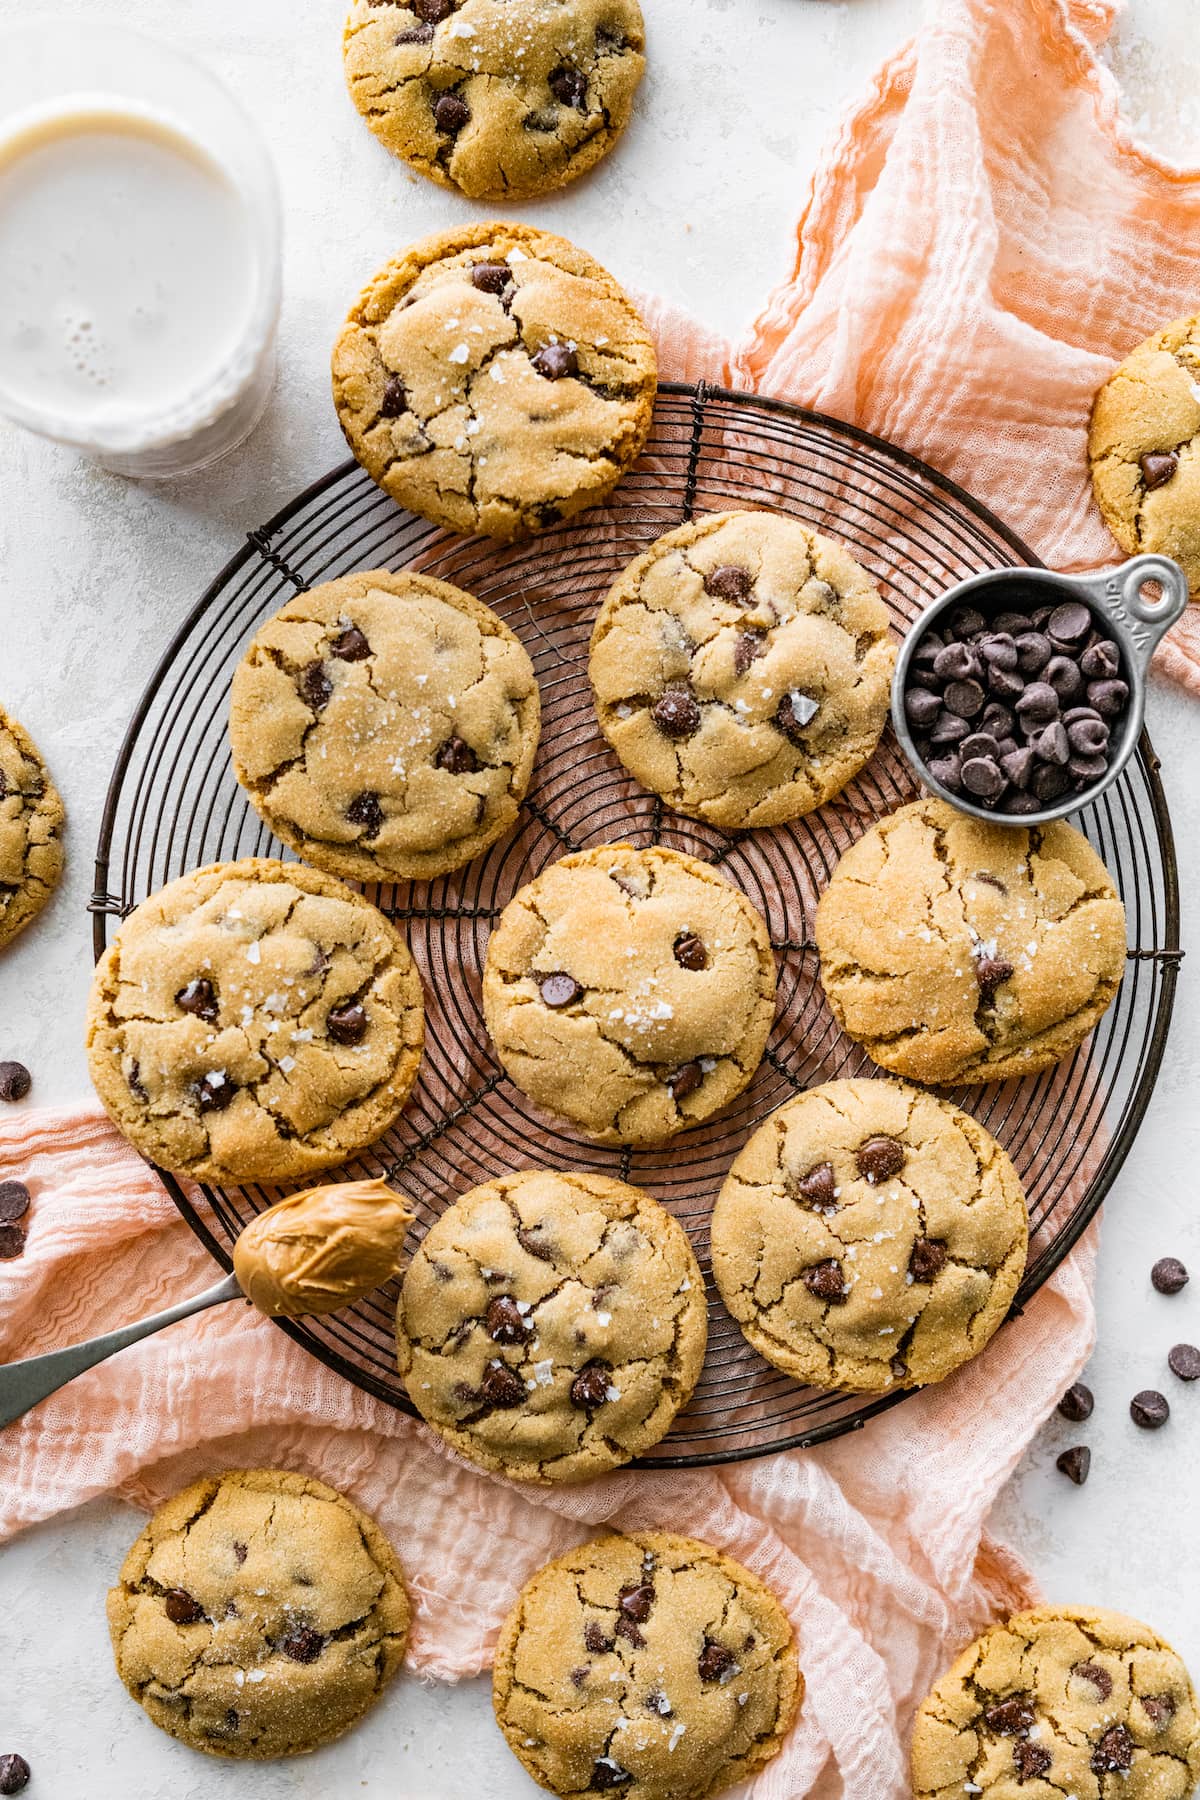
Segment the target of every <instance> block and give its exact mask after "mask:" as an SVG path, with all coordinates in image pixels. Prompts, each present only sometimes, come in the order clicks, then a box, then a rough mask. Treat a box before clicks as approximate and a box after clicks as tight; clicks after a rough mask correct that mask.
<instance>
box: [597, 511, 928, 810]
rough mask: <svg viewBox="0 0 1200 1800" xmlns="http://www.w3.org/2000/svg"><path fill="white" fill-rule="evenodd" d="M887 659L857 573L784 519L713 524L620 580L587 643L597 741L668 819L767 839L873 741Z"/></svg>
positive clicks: (835, 781)
mask: <svg viewBox="0 0 1200 1800" xmlns="http://www.w3.org/2000/svg"><path fill="white" fill-rule="evenodd" d="M894 662H895V648H894V646H893V644H892V643H891V640H890V637H889V634H888V614H887V608H886V607H885V606H884V604H883V601H882V600H881V599H880V597H879V592H878V589H877V588H876V586H875V583H874V582H873V581H872V580H871V577H870V576H869V575H868V574H867V572H866V570H865V569H863V568H861V567H860V566H859V564H858V563H857V562H855V560H854V558H853V557H852V556H851V555H850V554H849V552H848V551H846V550H845V549H843V548H842V546H841V545H840V544H836V543H834V542H832V540H831V539H829V538H825V537H821V536H819V535H818V533H817V532H815V531H809V530H808V529H807V527H805V526H803V525H801V524H799V523H798V522H797V521H796V520H794V519H788V518H785V517H783V515H782V514H778V513H768V512H730V513H717V514H714V515H713V516H711V517H710V518H706V519H701V520H699V521H697V522H694V523H692V524H689V525H682V526H680V528H679V529H678V530H677V531H670V532H668V533H667V534H666V536H665V537H661V538H659V539H658V541H657V542H656V543H654V544H653V545H651V547H650V549H649V550H647V551H646V552H645V553H644V554H643V555H642V556H639V557H638V558H637V559H636V561H635V562H633V563H631V564H630V565H629V567H628V568H627V569H626V570H624V572H623V573H622V574H621V575H620V576H618V578H617V580H616V581H615V582H614V584H613V586H612V588H611V589H610V590H609V593H608V597H607V599H606V600H605V601H604V604H603V605H602V607H601V608H600V612H599V615H598V617H597V619H596V624H595V627H594V629H593V631H592V642H591V655H590V661H589V664H588V672H589V674H590V676H591V681H592V688H593V691H594V693H595V697H596V710H597V714H598V717H599V721H600V729H601V730H602V731H603V733H604V735H605V737H606V738H607V739H608V741H609V743H610V744H611V745H612V747H613V749H614V750H615V751H616V753H617V755H618V756H619V757H620V759H621V761H622V762H623V763H624V764H625V767H626V768H627V769H628V770H629V772H630V774H631V775H633V776H635V777H636V779H637V780H638V781H640V782H642V783H643V784H644V785H645V786H646V787H648V788H652V789H653V790H654V791H655V792H656V793H658V794H661V795H662V797H663V799H664V800H666V802H667V804H668V805H669V806H672V807H674V808H675V810H676V811H677V812H682V813H688V814H690V815H691V816H692V817H693V818H698V819H707V820H708V821H709V823H710V824H713V825H720V826H722V827H724V828H726V829H736V828H740V827H744V826H749V825H779V824H782V823H783V822H784V821H785V820H787V819H795V818H798V817H799V816H800V815H801V814H802V813H807V812H811V811H812V809H813V808H814V807H816V806H820V805H822V804H823V803H824V802H825V801H826V800H829V799H830V798H832V796H833V795H834V794H836V793H838V792H839V791H840V789H841V788H843V787H844V786H845V785H846V783H847V782H848V781H849V780H850V778H851V777H852V776H853V775H854V774H856V773H857V771H858V770H859V769H860V768H861V767H862V765H863V764H864V763H865V762H866V761H867V759H868V757H869V756H870V755H871V754H872V752H873V751H874V749H875V747H876V745H877V744H878V742H879V736H880V733H881V732H882V730H883V727H884V724H885V722H886V720H887V711H888V696H889V693H890V688H891V676H892V667H893V664H894Z"/></svg>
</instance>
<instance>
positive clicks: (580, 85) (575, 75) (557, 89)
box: [547, 63, 587, 112]
mask: <svg viewBox="0 0 1200 1800" xmlns="http://www.w3.org/2000/svg"><path fill="white" fill-rule="evenodd" d="M547 83H548V86H549V88H550V92H551V93H552V94H553V95H554V98H555V99H556V100H561V101H562V103H563V105H564V106H575V107H578V109H579V111H580V112H583V111H585V110H586V107H587V76H586V75H584V74H583V73H582V71H581V70H579V69H573V68H571V66H570V64H569V63H560V64H559V66H558V68H557V69H551V71H550V74H549V75H548V76H547Z"/></svg>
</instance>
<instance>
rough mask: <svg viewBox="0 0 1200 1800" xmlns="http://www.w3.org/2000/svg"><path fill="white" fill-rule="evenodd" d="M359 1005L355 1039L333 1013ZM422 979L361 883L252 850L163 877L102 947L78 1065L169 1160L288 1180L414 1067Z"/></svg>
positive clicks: (133, 1135)
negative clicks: (356, 886)
mask: <svg viewBox="0 0 1200 1800" xmlns="http://www.w3.org/2000/svg"><path fill="white" fill-rule="evenodd" d="M347 1008H356V1009H359V1010H360V1011H361V1014H362V1028H361V1030H357V1031H356V1033H355V1034H354V1039H353V1041H350V1040H348V1039H347V1037H346V1035H345V1034H344V1033H342V1032H339V1031H338V1030H337V1028H336V1025H331V1021H334V1020H335V1019H336V1018H337V1017H339V1016H341V1017H344V1016H345V1011H346V1009H347ZM423 1037H424V1012H423V1007H422V1002H421V982H420V977H419V976H418V974H417V971H416V968H415V966H414V964H413V960H412V957H411V956H410V955H409V953H408V948H407V946H406V945H405V943H404V940H403V939H402V938H401V937H400V936H399V934H398V933H397V931H396V930H395V928H394V927H393V926H392V925H391V924H390V923H389V922H388V920H387V919H385V918H384V916H383V914H382V913H381V912H379V911H378V910H377V909H376V908H375V907H374V906H371V905H370V904H369V902H368V901H366V900H364V899H363V897H362V895H361V894H357V893H355V892H354V891H353V890H352V889H350V888H347V887H345V886H343V884H342V883H341V882H340V881H335V880H334V878H333V877H332V876H331V875H323V874H321V873H320V872H319V871H318V870H316V869H308V868H305V867H303V866H302V865H300V864H296V863H282V862H275V861H272V860H270V859H269V858H261V857H249V858H247V859H245V860H244V861H242V862H236V863H215V864H213V865H212V866H211V867H209V868H206V869H198V870H196V871H195V873H193V874H191V875H184V876H182V877H180V879H179V880H178V881H173V882H171V883H170V884H169V885H168V886H167V887H165V888H163V889H162V890H161V891H160V892H159V893H157V894H155V895H152V896H151V898H150V899H149V900H146V901H144V902H143V903H142V905H141V906H139V907H138V909H137V911H136V912H134V913H132V914H131V915H130V917H129V918H128V919H126V920H125V922H124V924H123V925H122V926H121V928H120V930H119V931H118V932H117V934H116V936H115V938H114V939H113V941H112V943H111V944H110V945H109V948H108V950H107V951H106V952H105V954H104V956H103V957H101V959H100V962H99V963H98V964H97V967H96V973H95V976H94V977H93V981H92V992H91V998H90V1001H89V1005H88V1031H87V1052H88V1068H89V1071H90V1073H91V1077H92V1080H93V1081H94V1083H95V1085H96V1091H97V1093H98V1094H99V1096H100V1098H101V1100H102V1101H103V1102H104V1105H105V1106H106V1107H107V1109H108V1111H109V1113H110V1114H111V1115H112V1117H113V1119H114V1121H115V1123H116V1124H117V1125H118V1126H119V1127H120V1129H121V1130H122V1131H123V1132H124V1133H125V1135H126V1137H127V1138H129V1140H130V1142H131V1143H132V1144H134V1145H135V1147H136V1148H137V1149H138V1150H140V1151H141V1153H142V1155H143V1156H146V1157H148V1158H149V1159H150V1161H151V1162H154V1163H157V1164H158V1165H159V1166H160V1167H162V1168H165V1169H174V1170H177V1171H179V1172H181V1173H184V1174H188V1175H192V1176H194V1177H196V1178H197V1179H199V1180H209V1181H218V1182H227V1183H234V1182H241V1181H283V1180H286V1179H289V1178H290V1177H292V1176H296V1175H304V1174H307V1173H308V1172H309V1171H310V1170H314V1169H325V1168H330V1167H332V1166H333V1165H334V1164H335V1163H339V1162H342V1161H344V1160H345V1158H346V1157H348V1156H350V1155H352V1154H353V1153H354V1152H355V1151H356V1150H361V1149H363V1148H364V1147H365V1146H366V1145H367V1144H370V1143H373V1142H374V1141H375V1139H376V1138H378V1137H379V1136H381V1134H382V1133H383V1132H384V1131H386V1130H387V1128H388V1126H389V1125H390V1124H391V1123H392V1121H393V1119H394V1118H395V1117H396V1115H397V1113H398V1112H399V1111H400V1108H401V1107H402V1106H403V1104H404V1102H405V1100H406V1099H407V1098H408V1095H409V1092H410V1090H411V1089H412V1085H413V1083H414V1081H415V1080H416V1078H417V1069H418V1066H419V1064H420V1060H421V1046H422V1041H423Z"/></svg>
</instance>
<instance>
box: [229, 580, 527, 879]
mask: <svg viewBox="0 0 1200 1800" xmlns="http://www.w3.org/2000/svg"><path fill="white" fill-rule="evenodd" d="M539 718H540V712H539V702H538V690H537V682H536V681H535V679H534V674H533V665H532V664H531V663H530V660H529V658H528V656H527V655H526V653H525V649H524V647H523V645H522V644H521V641H520V639H519V638H518V637H516V636H515V635H514V634H513V632H511V631H510V630H509V628H508V626H507V625H505V624H504V623H503V621H502V620H500V619H498V618H497V617H496V614H495V613H494V612H492V611H491V609H490V608H489V607H486V606H484V605H483V603H482V602H481V601H479V600H476V599H475V598H474V597H473V596H472V595H471V594H467V593H464V592H463V590H462V589H461V588H456V587H452V586H451V585H450V584H449V583H448V582H445V581H435V580H434V579H432V577H430V576H427V575H416V574H409V573H406V572H400V573H398V574H391V573H389V572H388V571H387V570H375V571H373V572H369V573H366V574H362V575H347V576H344V577H342V579H341V580H338V581H331V582H327V583H326V584H325V585H324V586H322V587H318V588H313V589H312V590H311V592H309V593H305V594H299V595H297V596H296V598H295V599H294V600H291V601H289V602H288V604H287V605H286V606H285V607H284V608H283V609H282V610H281V611H280V612H277V613H276V614H275V616H274V617H273V618H271V619H268V621H267V623H266V624H265V625H264V626H262V628H261V629H260V630H259V632H258V633H257V635H256V636H255V638H254V641H253V643H252V644H251V645H250V648H249V650H248V651H247V653H246V655H245V657H244V659H243V660H242V662H241V663H240V664H239V665H238V668H237V670H236V671H235V674H234V678H233V694H232V703H231V707H230V738H231V741H232V745H233V766H234V773H235V774H236V776H237V778H238V780H239V781H240V782H241V784H242V786H243V787H244V788H245V790H246V792H247V793H248V794H249V796H250V799H251V800H252V801H253V803H254V805H255V807H256V808H257V810H258V812H259V813H261V815H262V817H263V819H264V820H265V821H266V823H267V824H268V825H269V826H270V828H271V830H272V831H273V832H275V834H276V836H277V837H279V838H281V839H282V840H283V842H284V843H285V844H289V845H290V846H291V848H292V849H293V850H295V851H296V852H297V853H298V854H299V855H301V856H303V857H304V858H305V860H306V861H308V862H312V863H315V864H316V865H317V867H318V868H322V869H328V870H329V871H330V872H331V873H332V874H335V875H346V876H349V877H350V878H351V879H353V880H356V881H393V880H396V879H397V878H399V879H400V880H405V881H428V880H430V879H431V878H432V877H433V876H435V875H444V874H446V873H447V871H449V870H451V869H457V868H461V867H462V865H463V864H464V863H468V862H470V861H471V859H472V858H473V857H475V856H478V855H480V854H481V853H482V852H483V851H484V850H486V849H487V847H488V845H489V844H493V843H495V841H496V839H497V838H498V837H501V836H502V835H503V834H504V832H506V831H508V830H510V829H511V827H512V826H513V824H514V823H515V821H516V817H517V809H518V806H519V805H520V802H521V799H522V797H523V795H524V793H525V790H526V788H527V787H528V785H529V775H530V771H531V769H532V767H533V758H534V754H535V752H536V750H537V743H538V727H539Z"/></svg>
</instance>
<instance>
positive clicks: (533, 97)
mask: <svg viewBox="0 0 1200 1800" xmlns="http://www.w3.org/2000/svg"><path fill="white" fill-rule="evenodd" d="M643 41H644V40H643V33H642V14H641V9H640V8H639V6H638V5H637V0H404V3H401V0H354V4H353V5H352V6H351V8H350V16H349V18H348V19H347V21H346V32H345V43H344V50H345V63H346V80H347V82H348V84H349V88H350V94H351V97H352V99H353V101H354V104H355V106H357V108H358V110H359V112H360V113H361V114H362V116H363V118H364V119H365V120H366V122H367V124H368V125H369V126H370V128H371V130H372V131H373V132H374V133H375V136H376V137H377V138H378V139H379V140H380V142H381V143H382V144H384V145H386V147H387V148H388V149H389V150H390V151H391V152H392V154H393V155H394V156H402V157H403V158H404V160H405V162H408V163H411V164H412V166H413V167H414V168H415V169H419V170H420V172H421V173H422V175H428V176H430V177H432V179H433V180H434V181H438V182H441V183H442V185H443V186H445V187H456V188H458V189H459V191H460V192H461V193H464V194H466V195H467V196H468V197H469V198H470V199H472V200H501V199H503V200H517V199H528V198H530V197H532V196H533V195H536V194H545V193H549V192H550V191H551V189H553V188H558V187H562V186H563V184H564V183H565V182H568V181H573V180H574V179H575V177H576V176H577V175H582V174H583V172H584V171H585V170H586V169H590V168H592V166H593V165H594V164H595V163H598V162H599V161H600V159H601V157H602V156H604V155H605V154H606V153H607V152H608V151H609V150H611V149H612V147H613V145H614V144H615V143H616V141H617V139H618V138H619V137H620V135H621V133H622V131H624V129H625V127H626V125H627V124H628V123H629V116H630V113H631V112H632V110H633V96H634V93H635V92H636V90H637V85H638V82H639V81H640V80H641V78H642V71H643V69H644V68H645V57H644V56H643V55H642V49H643Z"/></svg>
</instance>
